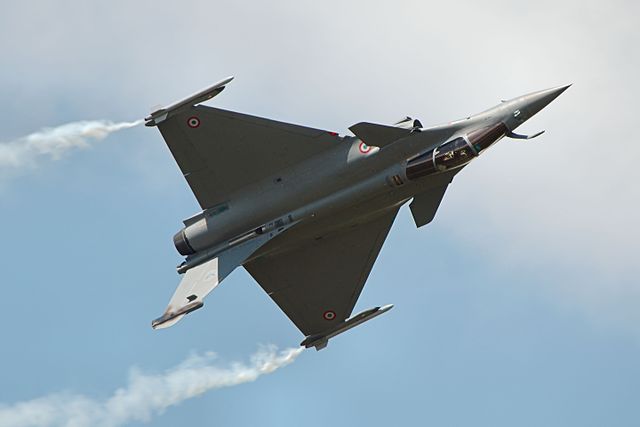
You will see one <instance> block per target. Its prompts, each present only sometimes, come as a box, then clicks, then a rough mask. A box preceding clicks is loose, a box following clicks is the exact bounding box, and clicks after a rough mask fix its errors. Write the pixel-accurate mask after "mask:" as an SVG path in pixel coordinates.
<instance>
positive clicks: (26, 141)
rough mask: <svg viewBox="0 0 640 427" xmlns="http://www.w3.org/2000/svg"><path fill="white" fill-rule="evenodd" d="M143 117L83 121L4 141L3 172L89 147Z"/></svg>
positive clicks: (1, 148)
mask: <svg viewBox="0 0 640 427" xmlns="http://www.w3.org/2000/svg"><path fill="white" fill-rule="evenodd" d="M142 122H143V121H142V120H138V121H135V122H121V123H114V122H111V121H108V120H94V121H80V122H72V123H67V124H64V125H61V126H58V127H54V128H44V129H42V130H41V131H39V132H35V133H32V134H30V135H27V136H24V137H22V138H18V139H16V140H13V141H10V142H4V143H0V171H2V172H3V174H2V175H6V173H7V172H11V171H16V170H19V169H22V168H24V167H27V166H30V167H32V166H35V165H36V163H37V161H38V160H39V159H40V158H42V157H44V158H50V159H53V160H57V159H59V158H60V157H61V156H62V155H63V154H64V153H65V152H67V151H69V150H72V149H75V148H86V147H88V146H89V142H90V141H92V140H95V141H99V140H101V139H104V138H106V137H107V136H108V135H109V134H111V133H113V132H115V131H118V130H121V129H128V128H131V127H134V126H137V125H139V124H141V123H142Z"/></svg>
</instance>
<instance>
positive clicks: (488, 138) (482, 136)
mask: <svg viewBox="0 0 640 427" xmlns="http://www.w3.org/2000/svg"><path fill="white" fill-rule="evenodd" d="M506 133H507V127H506V126H505V125H504V124H503V123H502V122H501V123H497V124H495V125H492V126H487V127H483V128H480V129H476V130H474V131H471V132H470V133H469V134H467V135H465V136H460V137H458V138H455V139H452V140H450V141H447V142H445V143H444V144H442V145H440V146H439V147H437V148H434V149H433V150H430V151H428V152H426V153H424V154H421V155H419V156H418V157H414V158H413V159H411V160H409V162H408V164H407V170H406V172H407V178H408V179H410V180H414V179H417V178H421V177H423V176H427V175H431V174H434V173H438V172H444V171H447V170H451V169H456V168H459V167H462V166H464V165H466V164H467V163H469V162H470V161H471V160H473V159H474V158H475V157H477V156H478V155H480V153H482V152H483V151H484V150H486V149H487V148H489V147H490V146H491V145H493V144H495V143H496V142H497V141H498V140H499V139H500V138H502V137H503V136H504V135H505V134H506Z"/></svg>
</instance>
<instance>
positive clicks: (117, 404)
mask: <svg viewBox="0 0 640 427" xmlns="http://www.w3.org/2000/svg"><path fill="white" fill-rule="evenodd" d="M302 350H303V348H302V347H300V348H289V349H286V350H282V351H280V352H278V350H277V348H276V347H275V346H267V347H264V348H262V349H260V350H259V351H258V352H257V353H255V354H254V355H253V356H252V357H251V363H250V364H248V365H247V364H242V363H232V364H230V365H229V366H226V367H220V366H216V365H214V364H213V361H214V360H215V357H216V356H215V354H214V353H206V354H204V355H193V356H190V357H188V358H187V359H186V360H185V361H184V362H182V363H180V364H179V365H177V366H176V367H174V368H172V369H169V370H167V371H165V372H164V373H161V374H155V375H153V374H144V373H141V372H139V371H138V370H137V369H132V370H131V373H130V374H129V383H128V385H127V386H126V387H124V388H120V389H118V390H116V391H115V392H114V393H113V394H112V395H111V397H109V398H107V399H105V400H97V399H92V398H90V397H87V396H83V395H77V394H53V395H48V396H44V397H40V398H37V399H33V400H29V401H25V402H19V403H14V404H12V405H0V426H1V427H52V426H60V427H63V426H64V427H118V426H121V425H124V424H126V423H128V422H131V421H149V420H150V419H151V418H152V416H153V415H156V414H161V413H162V412H163V411H164V410H165V409H167V408H168V407H170V406H174V405H177V404H179V403H180V402H182V401H184V400H186V399H190V398H192V397H195V396H198V395H201V394H202V393H205V392H207V391H209V390H215V389H218V388H223V387H232V386H234V385H238V384H242V383H246V382H251V381H255V380H256V379H257V378H258V377H260V376H261V375H264V374H269V373H271V372H273V371H275V370H276V369H278V368H281V367H283V366H286V365H288V364H290V363H292V362H293V361H294V360H295V359H296V357H298V356H299V355H300V353H301V352H302Z"/></svg>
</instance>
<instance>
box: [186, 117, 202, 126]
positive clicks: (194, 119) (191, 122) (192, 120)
mask: <svg viewBox="0 0 640 427" xmlns="http://www.w3.org/2000/svg"><path fill="white" fill-rule="evenodd" d="M187 125H188V126H189V127H190V128H192V129H195V128H197V127H198V126H200V119H199V118H197V117H196V116H193V117H189V118H188V119H187Z"/></svg>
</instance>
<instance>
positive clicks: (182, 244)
mask: <svg viewBox="0 0 640 427" xmlns="http://www.w3.org/2000/svg"><path fill="white" fill-rule="evenodd" d="M184 230H185V229H184V228H183V229H182V230H180V231H178V232H177V233H176V234H175V235H174V236H173V244H174V245H175V247H176V249H177V250H178V252H179V253H180V255H184V256H187V255H193V254H195V253H196V251H195V250H194V249H193V248H192V247H191V245H190V244H189V240H187V236H186V234H185V232H184Z"/></svg>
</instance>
